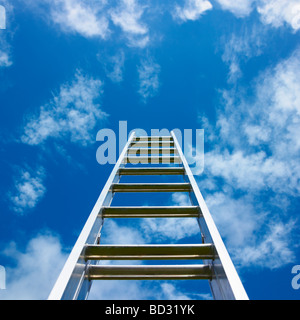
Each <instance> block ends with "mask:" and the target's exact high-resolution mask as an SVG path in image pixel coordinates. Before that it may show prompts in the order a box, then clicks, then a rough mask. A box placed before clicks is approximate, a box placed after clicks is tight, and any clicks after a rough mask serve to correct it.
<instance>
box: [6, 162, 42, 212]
mask: <svg viewBox="0 0 300 320" xmlns="http://www.w3.org/2000/svg"><path fill="white" fill-rule="evenodd" d="M44 176H45V174H44V170H43V168H39V169H38V170H36V171H35V172H34V174H33V173H32V172H29V171H27V170H21V172H20V174H19V176H18V177H17V178H16V179H15V182H14V184H15V185H14V191H11V192H9V193H8V197H9V200H10V202H11V209H12V210H13V211H15V212H17V213H24V212H26V211H27V210H29V209H33V208H34V207H35V206H36V205H37V204H38V202H39V201H40V200H41V199H42V198H43V196H44V194H45V192H46V188H45V186H44V184H43V183H44Z"/></svg>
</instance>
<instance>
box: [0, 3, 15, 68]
mask: <svg viewBox="0 0 300 320" xmlns="http://www.w3.org/2000/svg"><path fill="white" fill-rule="evenodd" d="M0 5H2V6H3V7H1V8H2V11H1V17H0V20H1V21H0V23H1V22H2V24H3V25H2V27H1V25H0V68H8V67H10V66H12V65H13V60H12V48H11V44H10V40H11V38H12V37H13V34H14V32H13V31H12V30H11V25H12V19H13V11H14V7H13V6H12V4H11V3H9V2H8V1H7V0H2V2H1V3H0ZM1 8H0V9H1Z"/></svg>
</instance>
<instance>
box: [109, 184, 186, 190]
mask: <svg viewBox="0 0 300 320" xmlns="http://www.w3.org/2000/svg"><path fill="white" fill-rule="evenodd" d="M112 191H113V192H190V191H191V185H190V184H189V183H115V184H113V185H112Z"/></svg>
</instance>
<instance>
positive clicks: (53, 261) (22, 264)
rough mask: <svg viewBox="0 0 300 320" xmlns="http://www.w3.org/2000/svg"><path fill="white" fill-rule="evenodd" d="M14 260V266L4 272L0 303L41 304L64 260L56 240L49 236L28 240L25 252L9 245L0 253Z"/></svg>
mask: <svg viewBox="0 0 300 320" xmlns="http://www.w3.org/2000/svg"><path fill="white" fill-rule="evenodd" d="M2 253H3V254H5V255H6V256H8V257H10V258H11V259H14V261H15V264H16V266H15V267H13V268H8V267H7V268H6V275H7V284H6V290H1V291H0V299H1V300H44V299H47V298H48V296H49V294H50V291H51V289H52V287H53V285H54V283H55V281H56V279H57V277H58V275H59V273H60V271H61V269H62V267H63V264H64V263H65V261H66V259H67V255H66V254H65V253H64V252H63V250H62V246H61V243H60V241H59V239H58V238H57V237H55V236H53V235H51V234H40V235H38V236H37V237H35V238H33V239H31V240H30V242H29V243H28V245H27V247H26V250H25V252H23V251H20V250H18V249H17V247H16V244H14V243H12V244H11V245H10V246H9V247H8V248H6V249H5V250H4V252H2Z"/></svg>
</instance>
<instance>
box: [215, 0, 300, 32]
mask: <svg viewBox="0 0 300 320" xmlns="http://www.w3.org/2000/svg"><path fill="white" fill-rule="evenodd" d="M216 1H217V2H218V3H219V4H220V5H221V8H222V9H223V10H229V11H231V12H232V13H233V14H234V15H236V16H237V17H239V18H241V17H246V16H248V15H249V14H250V13H251V12H252V11H253V10H254V9H256V10H257V12H258V13H259V15H260V18H261V21H262V22H263V23H264V24H266V25H271V26H273V27H276V28H278V27H281V26H283V25H288V26H290V27H291V28H292V29H293V30H294V31H297V30H299V29H300V4H299V1H298V0H289V1H286V0H272V1H270V0H216Z"/></svg>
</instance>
